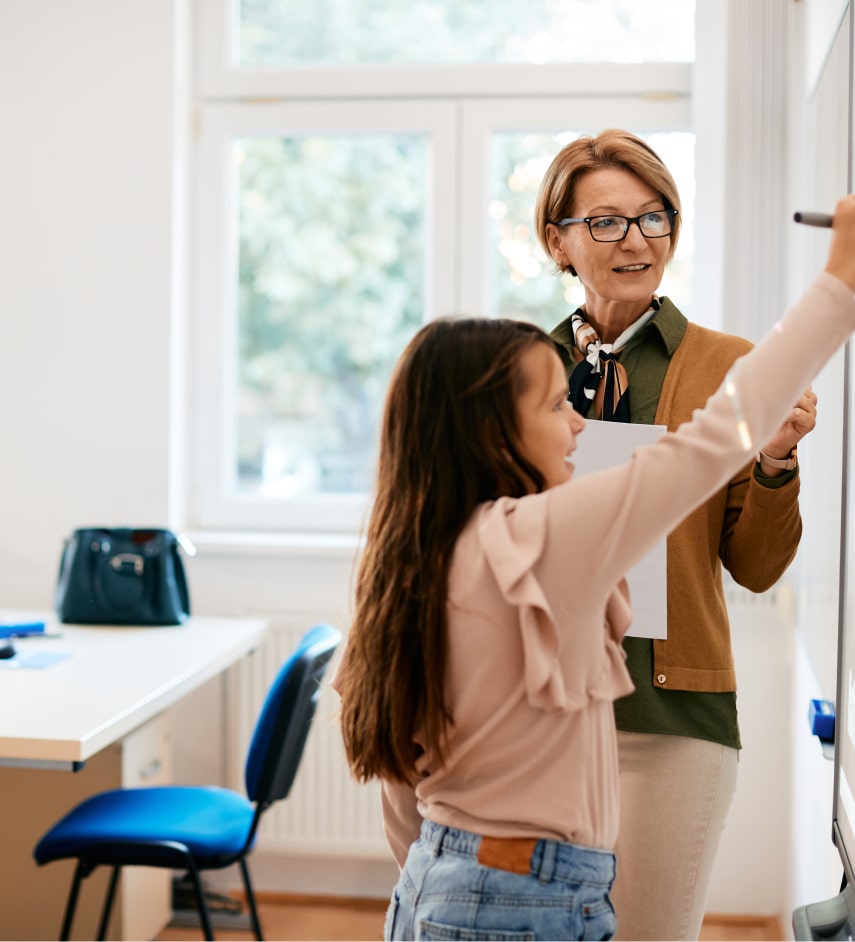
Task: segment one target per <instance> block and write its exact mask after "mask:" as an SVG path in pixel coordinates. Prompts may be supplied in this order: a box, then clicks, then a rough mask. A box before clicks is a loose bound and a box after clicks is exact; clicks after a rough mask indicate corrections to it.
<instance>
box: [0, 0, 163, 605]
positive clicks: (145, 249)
mask: <svg viewBox="0 0 855 942" xmlns="http://www.w3.org/2000/svg"><path fill="white" fill-rule="evenodd" d="M174 6H175V4H174V2H173V0H134V2H122V3H115V2H111V0H75V2H74V3H68V2H65V0H7V2H3V3H2V4H0V122H1V123H0V128H2V131H0V307H2V313H0V410H2V412H0V417H1V418H0V435H2V438H0V450H2V451H0V453H2V458H0V507H2V515H0V520H2V524H0V573H2V575H0V585H2V590H3V592H2V602H0V604H2V605H7V606H45V605H48V604H50V602H51V600H52V591H53V583H54V580H55V577H56V566H57V563H58V561H59V553H60V549H61V546H62V539H63V537H64V536H65V535H66V534H67V533H68V532H69V531H70V529H71V528H72V527H74V526H80V525H85V524H100V523H102V522H103V523H108V524H121V523H126V522H133V523H135V524H139V525H157V524H164V523H165V522H166V521H167V520H168V518H169V511H170V508H169V480H168V470H169V459H170V451H169V443H170V382H171V378H170V356H171V346H170V345H171V318H172V315H173V295H172V292H173V269H172V261H171V253H172V250H173V232H172V227H171V222H172V195H173V178H172V170H173V146H174V142H175V141H174V133H173V108H174V104H175V102H174V85H175V81H176V75H175V72H174V56H173V38H174V22H173V20H174Z"/></svg>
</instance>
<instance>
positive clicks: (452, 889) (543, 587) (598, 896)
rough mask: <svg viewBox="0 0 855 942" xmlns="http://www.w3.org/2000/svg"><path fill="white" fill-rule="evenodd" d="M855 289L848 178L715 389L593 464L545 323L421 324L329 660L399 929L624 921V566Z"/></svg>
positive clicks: (834, 322)
mask: <svg viewBox="0 0 855 942" xmlns="http://www.w3.org/2000/svg"><path fill="white" fill-rule="evenodd" d="M643 209H644V208H643V207H642V210H643ZM642 210H635V211H634V214H635V215H637V214H638V212H641V211H642ZM853 291H855V197H847V198H846V199H844V200H841V201H840V203H839V204H838V207H837V212H836V215H835V219H834V228H833V238H832V244H831V250H830V253H829V259H828V263H827V266H826V271H825V272H824V273H823V274H821V275H820V276H818V278H817V279H816V281H815V282H814V284H813V286H812V287H811V288H810V289H809V290H808V291H807V292H806V293H805V295H804V297H803V298H802V300H801V301H800V302H799V304H798V305H796V306H795V307H794V309H793V310H792V311H791V312H790V313H789V315H788V316H787V318H786V319H785V320H784V321H783V322H782V324H780V325H777V329H776V330H773V331H772V332H771V333H770V334H769V336H768V337H767V338H766V339H765V340H764V341H763V343H761V344H759V345H758V346H757V347H756V348H755V349H754V350H753V351H751V352H750V353H748V354H747V355H746V357H745V358H744V359H743V360H741V361H740V363H739V364H737V365H736V366H734V368H733V369H732V370H731V371H730V373H729V374H728V376H727V378H726V379H725V382H724V383H723V384H722V386H721V388H720V389H719V390H718V392H716V393H715V394H714V395H713V396H712V397H711V398H710V400H709V402H708V404H707V405H706V407H705V408H704V409H703V410H700V411H698V412H697V413H696V414H695V416H694V417H693V418H692V420H691V421H690V422H688V423H686V424H685V425H683V426H682V427H681V428H680V429H679V430H678V431H677V432H675V433H668V434H665V435H664V436H663V437H662V438H661V439H660V440H659V441H658V442H657V443H656V444H653V445H650V446H647V447H644V448H640V449H638V450H637V451H636V453H635V454H634V456H633V458H632V460H631V461H629V462H628V463H627V464H625V465H621V466H618V467H615V468H612V469H610V470H607V471H604V472H600V473H597V474H590V475H587V476H585V477H583V478H581V479H579V480H578V481H575V480H573V479H572V471H573V465H572V461H571V460H570V459H571V458H572V454H573V451H574V450H575V447H576V438H577V436H578V435H579V433H580V432H581V431H582V429H583V428H584V420H583V419H582V418H581V417H580V416H579V414H578V412H576V411H575V410H574V409H573V408H572V407H571V406H570V404H569V403H568V402H567V400H566V393H567V381H566V376H565V372H564V367H563V364H562V362H561V360H560V358H559V356H558V355H557V353H556V352H555V347H554V344H553V342H552V341H551V340H550V339H549V338H548V336H547V335H546V334H545V333H543V332H542V331H541V330H539V328H537V327H535V326H533V325H531V324H521V323H517V322H514V321H506V320H498V321H492V320H487V319H468V320H459V321H450V320H439V321H435V322H433V323H431V324H429V325H427V326H426V327H424V328H422V329H421V330H420V331H419V332H418V333H417V335H416V336H415V338H414V339H413V340H412V341H411V343H410V344H409V345H408V347H407V349H406V350H405V352H404V354H403V356H402V358H401V360H400V361H399V363H398V366H397V368H396V371H395V374H394V376H393V378H392V383H391V386H390V389H389V393H388V396H387V401H386V407H385V412H384V418H383V422H382V427H381V440H380V456H379V467H378V481H377V489H376V497H375V502H374V506H373V509H372V513H371V518H370V522H369V527H368V533H367V541H366V546H365V550H364V553H363V555H362V557H361V560H360V565H359V572H358V578H357V585H356V612H355V617H354V621H353V625H352V627H351V631H350V635H349V638H348V641H347V645H346V648H345V652H344V655H343V657H342V661H341V664H340V665H339V669H338V671H337V673H336V676H335V679H334V683H333V686H334V687H335V688H336V689H337V690H338V691H339V693H340V695H341V728H342V734H343V739H344V744H345V751H346V754H347V758H348V762H349V765H350V768H351V770H352V772H353V773H354V775H355V776H356V777H357V778H358V779H360V780H363V781H364V780H368V779H372V778H379V779H380V780H381V784H382V793H383V801H384V823H385V827H386V832H387V836H388V838H389V843H390V846H391V847H392V849H393V852H394V854H395V857H396V859H397V861H398V863H399V864H400V865H401V867H402V868H403V869H402V872H401V876H400V879H399V881H398V884H397V886H396V888H395V891H394V895H393V899H392V903H391V905H390V908H389V916H388V919H387V924H386V930H385V936H386V938H390V939H393V938H394V939H407V938H409V939H412V938H444V939H454V938H467V939H481V938H485V939H486V938H489V939H521V938H537V939H579V938H597V939H601V938H610V937H611V936H612V934H613V932H614V928H615V921H614V914H613V909H612V905H611V901H610V897H609V890H610V886H611V883H612V881H613V878H614V869H615V859H614V854H613V847H614V842H615V839H616V836H617V829H618V805H619V795H618V764H617V758H618V757H617V748H616V731H615V726H614V715H613V706H612V703H613V701H614V700H616V699H617V698H619V697H622V696H624V695H625V694H627V693H628V692H629V691H630V690H631V689H632V685H631V683H630V678H629V675H628V673H627V671H626V668H625V665H624V658H623V652H622V648H621V644H620V642H621V638H622V637H623V635H624V633H625V632H626V629H627V627H628V625H629V622H630V620H631V611H630V608H629V605H628V600H627V594H626V584H625V582H624V581H623V576H624V574H625V573H626V572H627V570H628V569H629V568H631V567H632V566H633V565H634V564H635V563H636V562H638V560H639V559H641V558H642V557H643V556H644V554H645V553H646V552H647V551H648V550H649V549H650V548H651V547H652V546H653V545H654V544H655V543H656V542H658V541H659V540H660V539H661V538H662V537H663V536H664V535H665V534H666V533H667V532H668V531H669V530H671V529H673V527H674V526H676V525H677V524H678V523H679V522H680V521H681V520H682V519H684V518H685V517H686V516H687V515H688V514H689V513H691V512H692V511H693V510H694V509H695V508H696V507H698V506H699V505H700V504H701V503H702V502H703V501H704V500H706V499H708V498H709V496H710V495H711V494H714V493H716V492H717V491H718V490H719V489H720V488H722V487H723V486H724V485H725V484H726V483H727V481H728V480H729V479H730V478H731V477H732V476H733V475H734V474H735V473H736V472H737V471H738V469H739V468H740V467H742V466H743V465H744V463H745V460H746V455H747V454H748V453H752V452H753V450H754V449H755V448H756V445H755V444H754V443H756V442H763V441H770V440H773V439H774V438H775V437H776V435H778V434H780V433H776V432H775V429H778V428H780V426H781V423H782V422H785V420H786V417H787V416H788V414H790V403H792V401H793V400H794V399H795V397H796V396H797V394H798V391H799V390H800V389H803V388H804V386H805V385H806V384H807V383H808V382H809V381H810V380H811V379H812V378H813V377H814V376H815V375H816V373H817V372H818V371H819V370H820V369H821V368H822V367H823V366H824V364H825V363H826V362H827V360H828V359H829V357H830V356H831V355H832V354H833V353H834V352H835V350H837V349H838V348H839V347H840V346H841V345H842V344H843V343H844V341H845V340H846V338H847V336H848V335H849V334H850V333H851V332H852V331H853V330H855V298H853ZM785 424H786V423H785ZM580 550H581V552H580Z"/></svg>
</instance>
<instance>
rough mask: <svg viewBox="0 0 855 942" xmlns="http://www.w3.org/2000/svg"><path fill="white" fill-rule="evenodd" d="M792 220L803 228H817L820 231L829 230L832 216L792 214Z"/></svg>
mask: <svg viewBox="0 0 855 942" xmlns="http://www.w3.org/2000/svg"><path fill="white" fill-rule="evenodd" d="M793 219H794V220H795V221H796V222H800V223H802V225H805V226H817V227H819V228H820V229H830V228H831V221H832V219H834V217H833V216H829V215H828V213H794V214H793Z"/></svg>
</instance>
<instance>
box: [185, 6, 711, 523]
mask: <svg viewBox="0 0 855 942" xmlns="http://www.w3.org/2000/svg"><path fill="white" fill-rule="evenodd" d="M645 6H648V5H646V4H642V3H640V2H639V0H625V2H618V0H615V2H613V3H612V4H605V3H602V2H598V3H596V4H594V3H586V2H581V0H579V2H574V3H569V2H562V3H555V2H549V0H540V2H539V3H537V4H533V3H525V4H523V3H513V2H509V3H507V4H499V5H494V6H491V7H490V11H491V16H492V13H493V11H494V10H501V11H502V13H501V15H497V16H495V17H492V19H493V22H492V24H491V27H490V29H491V32H490V34H489V35H487V34H486V33H485V32H484V29H483V27H484V23H483V22H482V14H483V11H484V9H486V8H484V6H483V4H482V3H480V2H478V3H475V2H474V0H473V2H471V3H469V2H460V0H458V2H456V3H454V4H449V5H448V6H447V8H446V7H445V6H443V5H442V4H440V3H434V4H430V5H427V4H418V3H412V2H410V3H408V4H406V5H403V4H399V3H396V2H393V0H386V3H385V5H384V4H379V5H378V4H376V3H371V4H369V3H367V2H365V3H361V2H344V0H341V2H337V3H333V2H328V3H320V4H318V5H309V6H306V5H303V6H302V7H299V9H300V10H302V11H303V12H302V13H301V14H300V15H299V16H296V17H295V18H287V17H286V15H287V11H288V10H289V8H290V9H293V8H294V5H293V4H286V3H284V2H273V0H268V2H261V0H243V2H241V3H239V4H238V3H235V4H234V5H233V6H230V5H229V4H228V3H225V2H220V3H218V4H214V3H207V4H202V5H201V6H200V8H199V14H200V15H199V22H198V37H199V60H200V84H199V105H198V115H199V121H198V124H199V135H198V148H197V155H196V156H197V166H196V173H195V180H196V183H197V187H196V193H195V201H196V227H195V246H196V270H197V278H196V285H197V290H196V292H195V295H196V317H195V324H196V336H197V337H198V343H197V345H196V349H195V356H196V358H197V364H198V382H197V384H196V397H195V402H196V405H195V406H194V413H193V416H194V419H195V420H196V421H195V427H196V429H197V431H198V437H197V441H196V446H197V447H196V448H195V449H194V452H195V454H196V455H197V456H198V464H197V467H196V470H195V475H194V484H195V486H194V487H193V488H192V492H193V494H194V503H193V505H192V507H191V513H192V518H193V520H192V522H193V524H194V525H196V526H198V527H207V528H226V529H277V530H289V531H302V532H313V531H318V532H331V531H349V532H352V531H354V530H356V529H358V528H359V526H360V525H361V523H362V521H363V519H364V515H365V510H366V507H367V503H368V500H369V498H370V493H369V492H370V488H371V482H372V479H373V464H374V455H375V450H376V429H377V424H378V419H379V415H380V412H381V409H382V404H383V397H384V394H385V389H386V386H387V383H388V379H389V375H390V372H391V369H392V366H393V365H394V362H395V361H396V359H397V357H398V355H399V353H400V351H401V349H402V348H403V346H404V345H405V344H406V342H407V341H408V340H409V338H410V336H411V335H412V333H413V332H414V331H415V330H416V329H417V327H418V326H419V325H420V324H421V323H423V322H424V321H425V320H427V319H430V318H432V317H435V316H438V315H445V314H451V315H454V314H463V313H465V314H486V315H497V314H501V315H504V316H513V317H520V318H526V319H532V320H535V321H537V322H539V323H541V324H542V325H543V326H545V327H551V326H553V325H554V324H555V323H556V322H557V321H558V320H560V319H561V318H563V317H564V316H566V309H567V307H568V306H569V305H570V304H572V303H578V298H576V299H575V301H574V290H577V286H575V285H574V284H573V283H572V280H569V281H568V280H565V279H563V278H560V277H558V276H556V275H553V274H551V262H549V261H548V260H547V259H546V257H545V256H544V254H543V253H542V251H541V250H540V248H539V246H538V245H537V244H536V240H535V238H534V236H533V232H532V221H531V220H532V209H533V205H534V198H535V195H536V191H537V186H538V184H539V182H540V177H541V176H542V174H543V171H544V170H545V168H546V166H547V165H548V163H549V161H550V160H551V159H552V157H553V156H554V154H555V153H556V152H557V151H558V149H559V148H560V147H561V146H562V145H563V144H564V143H566V142H567V141H568V140H570V139H571V138H572V137H573V136H575V135H577V134H579V133H590V132H596V131H598V130H600V129H602V128H604V127H609V126H623V127H630V128H632V129H633V130H635V131H636V132H637V133H640V134H642V135H644V136H646V137H647V138H648V139H649V140H650V141H651V143H652V144H653V146H654V147H655V148H656V149H657V150H658V151H659V152H660V154H661V155H662V157H663V159H664V160H665V161H666V163H667V164H668V165H669V167H670V168H671V169H672V172H674V174H675V176H676V177H677V182H678V185H679V186H680V190H681V195H682V197H683V201H684V207H683V208H684V230H683V235H682V237H681V244H680V254H679V255H678V257H677V259H675V262H674V264H673V265H672V269H671V274H670V275H669V277H670V278H671V279H672V283H673V284H675V285H676V287H675V288H674V290H675V293H676V294H678V295H679V298H680V304H681V307H683V309H684V310H686V311H687V313H689V312H690V306H691V281H692V254H693V253H692V245H693V243H692V204H693V190H694V187H693V180H694V175H693V167H694V150H693V147H694V138H693V135H692V133H691V120H690V114H691V112H690V95H689V88H690V83H691V69H690V66H689V65H687V64H681V63H680V62H675V61H671V62H651V63H649V64H646V65H639V64H634V63H633V64H612V65H609V64H604V63H600V62H597V63H588V64H581V63H579V62H575V63H557V62H554V61H553V59H554V57H555V56H556V54H557V53H558V52H561V50H565V49H568V48H575V49H577V50H578V49H582V48H584V50H586V51H587V54H589V55H591V54H593V53H592V51H591V50H593V49H596V50H597V52H596V54H597V55H604V54H605V53H606V52H608V51H609V49H610V50H611V51H612V52H614V53H618V54H619V55H618V56H617V58H619V59H620V58H623V59H628V60H630V61H631V62H632V61H633V60H635V59H638V58H639V56H640V53H641V51H643V50H651V51H652V52H654V53H655V54H656V55H657V56H659V58H660V59H662V58H665V57H666V53H667V52H668V51H669V49H671V50H676V52H675V58H677V57H678V55H682V56H684V57H685V58H687V59H688V58H689V57H690V55H691V47H692V43H691V26H692V23H691V17H686V15H685V9H684V8H685V7H687V6H688V7H691V6H692V5H691V4H688V5H687V4H685V3H684V2H682V0H681V2H679V3H675V4H674V8H675V9H676V8H678V7H679V9H680V15H679V16H678V15H676V14H675V17H674V18H672V21H669V23H670V25H665V26H663V27H662V29H663V30H665V32H661V31H660V33H658V34H657V35H658V36H660V37H665V36H670V34H669V33H668V32H667V30H668V29H673V28H674V23H680V24H682V26H681V30H682V36H683V39H682V46H680V43H679V42H678V41H677V40H676V39H673V40H669V41H668V42H664V40H663V41H657V42H656V43H654V42H639V43H638V48H635V45H634V43H635V42H636V41H638V38H639V36H642V34H641V33H638V35H636V32H635V26H634V23H635V18H636V17H637V16H638V15H639V13H640V11H641V10H642V8H643V7H645ZM663 6H667V5H663V4H661V3H654V4H652V5H650V8H655V9H656V10H657V11H659V10H661V9H662V7H663ZM534 7H537V8H539V9H540V10H541V15H539V16H537V17H532V16H531V15H530V12H529V13H528V14H527V15H525V16H523V15H522V12H521V10H522V9H523V8H524V9H525V10H528V11H531V9H532V8H534ZM383 10H385V12H384V14H383V16H382V17H379V18H378V16H379V12H380V11H383ZM568 10H572V11H575V12H574V17H576V19H575V20H574V22H576V21H577V20H578V22H579V23H583V22H584V23H589V24H591V25H590V29H591V31H592V35H594V34H596V35H599V34H597V33H596V29H595V27H596V28H597V29H600V28H601V29H602V30H603V34H602V35H603V37H607V36H608V35H611V36H612V42H611V46H609V43H608V42H606V39H605V38H602V39H597V41H596V42H592V43H591V44H579V43H567V42H558V43H545V42H544V41H543V36H542V33H543V30H544V29H546V32H547V34H549V35H550V36H551V37H552V38H553V39H554V38H560V37H561V36H562V35H564V33H562V32H561V30H564V31H565V32H566V30H567V28H568V27H567V16H568V13H567V11H568ZM604 11H605V12H604ZM402 12H404V13H406V15H405V16H401V13H402ZM648 12H649V10H648ZM316 17H318V21H317V22H315V18H316ZM424 17H427V19H426V20H425V19H423V18H424ZM519 22H525V23H531V22H535V23H537V26H538V32H537V33H536V34H534V33H532V34H529V33H525V32H520V31H518V32H516V33H515V32H514V30H513V29H512V28H511V27H513V25H514V24H515V23H519ZM354 23H359V24H361V25H360V27H359V29H356V27H355V26H354V30H353V31H352V32H351V33H350V35H349V39H348V42H347V43H344V44H343V40H342V38H341V36H339V35H337V34H336V33H335V32H334V31H333V30H332V29H331V28H328V27H332V26H335V28H336V29H338V28H339V27H341V28H344V29H345V34H347V30H346V26H347V24H351V25H353V24H354ZM396 23H397V25H396ZM420 23H421V24H422V29H421V31H420V32H419V33H418V34H419V35H423V38H424V42H422V43H421V44H419V43H413V42H410V41H409V40H408V39H407V35H406V30H409V29H411V28H413V27H414V26H415V27H416V28H418V24H420ZM319 24H321V25H322V26H323V28H321V26H319ZM428 24H430V27H429V25H428ZM615 24H617V26H616V25H615ZM618 26H619V27H620V28H621V29H622V30H623V33H621V32H620V30H619V29H618ZM494 27H495V31H492V30H493V28H494ZM577 28H578V25H577ZM645 28H647V26H645ZM616 29H618V31H617V32H615V30H616ZM397 30H401V31H404V32H398V31H397ZM608 30H611V33H610V34H609V33H608ZM451 35H453V36H454V38H455V43H453V44H451V45H449V43H448V42H445V41H442V37H443V36H451ZM687 36H688V38H686V37H687ZM538 37H540V39H538ZM628 37H629V38H632V40H633V42H629V39H628ZM309 39H311V42H310V41H309ZM663 42H664V45H665V46H667V47H668V49H665V48H663ZM345 45H346V46H347V53H346V54H345V52H344V46H345ZM523 47H525V48H527V49H528V52H527V53H526V54H525V56H523V55H522V54H521V53H520V50H521V49H522V48H523ZM547 47H548V48H547ZM401 48H408V49H417V50H418V52H419V55H421V56H422V61H420V62H418V63H417V64H415V65H414V64H413V63H412V62H409V63H403V64H402V63H395V62H392V63H391V64H388V63H389V60H390V58H392V57H393V56H394V54H395V52H396V51H397V50H399V49H401ZM500 50H504V53H500ZM514 50H516V52H514ZM226 53H227V54H226ZM440 53H442V54H444V55H446V56H447V57H448V60H449V61H450V62H451V63H452V64H450V65H448V64H446V65H440V66H436V65H434V64H433V63H434V62H436V61H437V59H438V56H439V54H440ZM535 54H536V55H535ZM514 56H517V59H514ZM360 57H361V58H360ZM503 57H504V58H503ZM526 57H527V58H526ZM536 57H541V58H543V59H544V60H545V62H546V63H547V64H543V65H535V64H531V61H530V60H531V59H532V58H536ZM357 59H358V61H356V60H357ZM520 59H523V60H525V61H524V62H523V63H522V64H516V63H517V62H519V61H520ZM497 62H500V63H501V64H496V63H497ZM222 63H227V64H225V65H223V64H222ZM228 63H231V64H228ZM425 63H429V64H425ZM460 63H463V64H460ZM343 64H344V65H346V66H347V68H344V67H343ZM556 89H560V94H556ZM665 288H667V285H666V286H665Z"/></svg>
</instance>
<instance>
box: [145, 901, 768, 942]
mask: <svg viewBox="0 0 855 942" xmlns="http://www.w3.org/2000/svg"><path fill="white" fill-rule="evenodd" d="M258 909H259V918H260V919H261V926H262V929H263V931H264V936H265V939H267V940H268V942H288V940H293V939H299V940H303V942H327V940H328V942H338V940H350V942H362V940H379V939H382V938H383V919H384V916H385V913H386V902H385V901H384V900H350V899H347V900H342V899H339V898H335V897H329V898H324V897H312V896H284V895H278V894H264V893H259V894H258ZM224 921H225V920H224ZM214 935H215V936H216V937H217V939H218V940H223V942H229V940H235V942H238V940H244V939H252V938H253V935H252V932H251V931H249V930H246V929H237V930H235V929H230V928H222V927H220V926H219V925H217V924H216V922H215V927H214ZM201 937H202V936H201V933H200V931H199V929H198V928H196V929H192V928H177V927H167V928H166V929H164V931H163V932H162V933H161V934H160V935H159V936H158V940H160V942H168V940H184V939H186V940H190V939H192V940H197V939H200V938H201ZM784 938H785V936H784V934H783V930H782V928H781V925H780V923H779V921H778V919H777V918H776V917H775V916H715V915H709V916H707V917H706V918H705V919H704V925H703V928H702V929H701V940H702V942H765V940H772V942H774V940H782V939H784Z"/></svg>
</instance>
